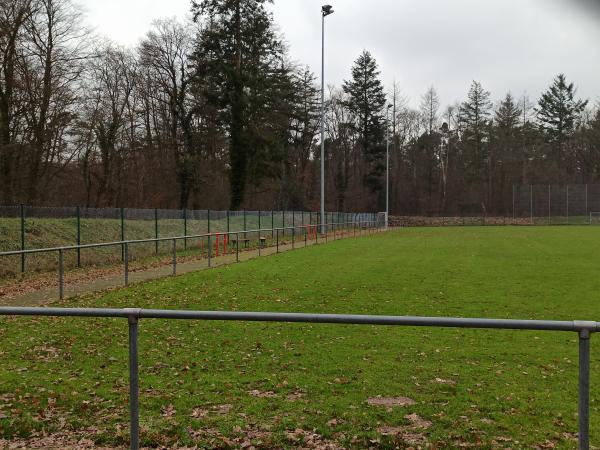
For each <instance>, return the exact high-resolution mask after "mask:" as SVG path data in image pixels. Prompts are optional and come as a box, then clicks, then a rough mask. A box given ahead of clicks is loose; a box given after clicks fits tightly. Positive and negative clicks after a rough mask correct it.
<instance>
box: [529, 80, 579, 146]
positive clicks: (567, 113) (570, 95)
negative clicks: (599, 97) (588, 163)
mask: <svg viewBox="0 0 600 450" xmlns="http://www.w3.org/2000/svg"><path fill="white" fill-rule="evenodd" d="M575 94H576V89H575V86H574V84H573V83H567V79H566V77H565V75H564V74H562V73H561V74H558V75H557V76H556V77H555V78H554V81H553V82H552V85H551V86H550V87H549V88H548V90H547V91H546V92H545V93H544V94H542V98H540V101H539V107H538V108H536V112H537V118H538V120H539V122H540V130H541V131H542V133H544V135H545V136H546V138H547V141H548V142H549V143H550V144H552V145H553V147H554V150H555V152H556V154H555V155H554V156H558V157H561V156H562V153H563V148H564V145H565V142H566V141H567V140H568V139H569V138H570V137H571V136H573V133H574V132H575V125H576V121H577V119H578V118H579V116H580V114H581V113H582V112H583V110H584V109H585V107H586V106H587V104H588V101H587V100H576V99H575Z"/></svg>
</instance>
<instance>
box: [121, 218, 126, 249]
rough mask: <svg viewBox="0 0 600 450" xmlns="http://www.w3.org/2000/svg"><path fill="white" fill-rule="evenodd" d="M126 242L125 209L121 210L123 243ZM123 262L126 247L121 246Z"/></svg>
mask: <svg viewBox="0 0 600 450" xmlns="http://www.w3.org/2000/svg"><path fill="white" fill-rule="evenodd" d="M124 240H125V208H121V241H124ZM121 261H125V247H124V246H123V244H121Z"/></svg>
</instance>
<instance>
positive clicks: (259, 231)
mask: <svg viewBox="0 0 600 450" xmlns="http://www.w3.org/2000/svg"><path fill="white" fill-rule="evenodd" d="M258 237H260V209H259V210H258Z"/></svg>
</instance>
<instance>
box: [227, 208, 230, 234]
mask: <svg viewBox="0 0 600 450" xmlns="http://www.w3.org/2000/svg"><path fill="white" fill-rule="evenodd" d="M229 231H230V230H229V210H227V232H228V233H229Z"/></svg>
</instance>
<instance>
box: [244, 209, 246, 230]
mask: <svg viewBox="0 0 600 450" xmlns="http://www.w3.org/2000/svg"><path fill="white" fill-rule="evenodd" d="M244 231H246V210H245V209H244Z"/></svg>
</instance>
